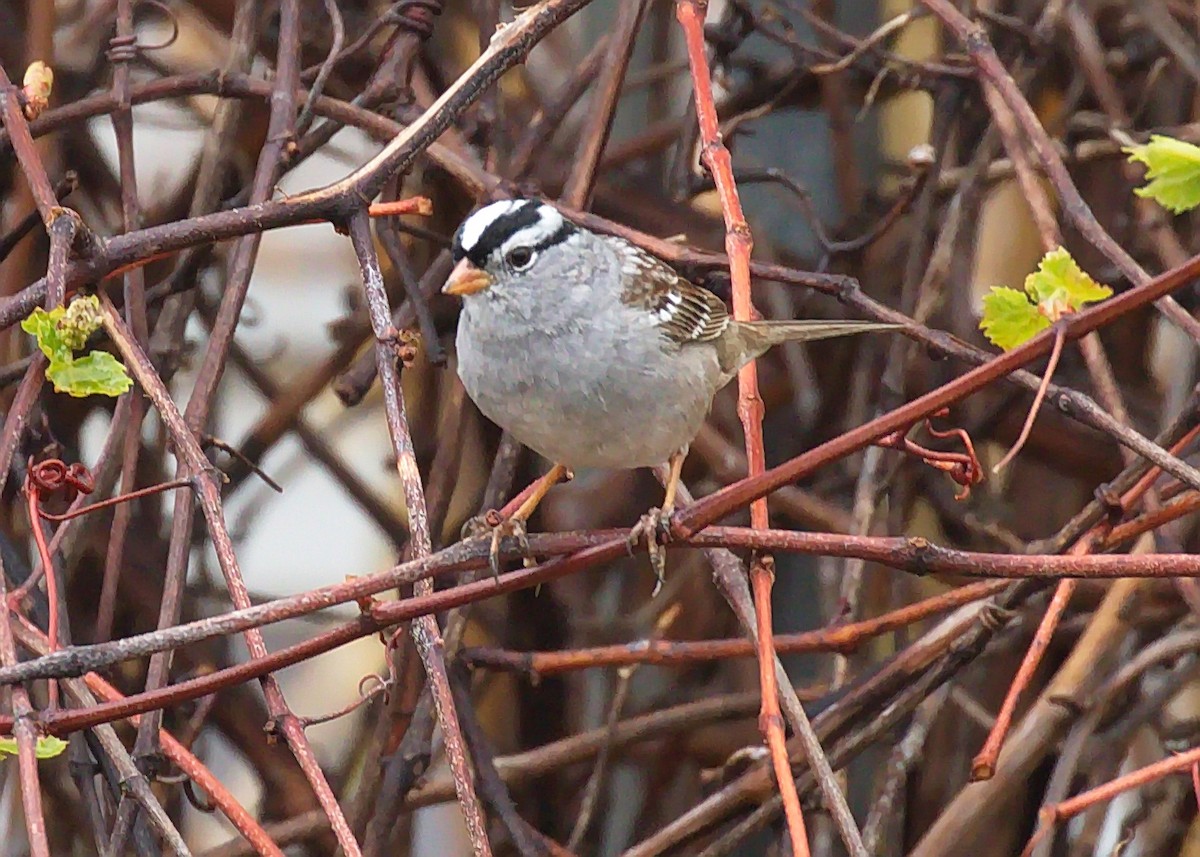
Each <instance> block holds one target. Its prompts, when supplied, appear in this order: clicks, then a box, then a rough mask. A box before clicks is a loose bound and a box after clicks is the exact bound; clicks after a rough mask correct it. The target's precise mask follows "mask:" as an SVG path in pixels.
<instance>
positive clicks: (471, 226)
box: [459, 199, 525, 253]
mask: <svg viewBox="0 0 1200 857" xmlns="http://www.w3.org/2000/svg"><path fill="white" fill-rule="evenodd" d="M524 204H525V202H524V200H519V199H502V200H500V201H499V202H493V203H491V204H490V205H485V206H484V207H483V208H481V209H479V211H477V212H475V213H474V214H472V215H471V216H470V217H468V218H467V219H466V220H464V221H463V225H462V232H461V233H459V243H460V245H461V246H462V249H463V250H464V251H465V252H467V253H470V252H471V251H472V250H473V249H475V245H476V244H478V243H479V239H480V238H482V237H483V233H484V232H486V231H487V228H488V227H489V226H491V225H492V224H493V223H495V222H496V221H497V220H499V219H500V218H501V217H504V216H505V215H506V214H509V213H511V212H512V211H514V210H515V209H517V208H519V207H520V206H522V205H524Z"/></svg>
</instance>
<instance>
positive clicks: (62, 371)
mask: <svg viewBox="0 0 1200 857" xmlns="http://www.w3.org/2000/svg"><path fill="white" fill-rule="evenodd" d="M103 318H104V314H103V311H102V310H101V308H100V300H99V298H97V297H96V296H95V295H89V296H86V297H81V298H77V299H76V300H74V301H72V302H71V305H70V306H69V307H55V308H54V309H52V310H50V311H49V312H47V311H46V310H44V309H42V308H40V307H39V308H38V309H35V310H34V311H33V312H32V313H30V314H29V316H28V317H27V318H25V319H24V320H23V321H22V322H21V329H22V330H24V331H25V332H26V333H29V334H32V335H33V336H34V338H35V339H37V344H38V348H40V349H41V351H42V353H43V354H45V355H46V357H47V358H48V359H49V361H50V365H49V367H47V369H46V377H47V378H48V379H49V380H50V381H51V382H53V384H54V389H55V390H57V391H58V392H60V393H67V394H68V395H71V396H76V397H79V398H82V397H84V396H91V395H101V396H119V395H121V394H122V393H124V392H125V391H126V390H128V389H129V388H130V387H131V386H133V379H132V378H130V377H129V373H128V372H126V371H125V366H124V365H122V363H121V362H120V361H119V360H117V358H116V357H114V356H113V355H111V354H109V353H107V352H105V351H93V352H92V353H91V354H88V355H87V356H86V357H75V355H74V353H73V352H74V351H75V350H76V349H79V348H82V347H83V346H84V345H85V344H86V343H87V341H88V337H90V336H91V335H92V334H93V333H95V332H96V330H98V329H99V328H100V326H101V324H102V323H103Z"/></svg>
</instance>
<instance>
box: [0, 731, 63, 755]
mask: <svg viewBox="0 0 1200 857" xmlns="http://www.w3.org/2000/svg"><path fill="white" fill-rule="evenodd" d="M65 749H67V742H66V741H64V740H63V739H61V738H55V737H54V736H53V735H41V736H39V737H38V739H37V744H36V745H35V746H34V751H33V752H34V755H35V756H37V757H38V758H39V759H53V758H54V757H55V756H58V755H61V754H62V751H63V750H65ZM15 755H17V739H16V738H0V759H2V758H4V757H5V756H15Z"/></svg>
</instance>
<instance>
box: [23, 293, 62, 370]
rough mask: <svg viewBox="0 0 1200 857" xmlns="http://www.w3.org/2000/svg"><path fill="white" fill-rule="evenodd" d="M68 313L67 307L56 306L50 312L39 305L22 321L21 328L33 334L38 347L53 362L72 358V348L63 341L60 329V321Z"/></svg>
mask: <svg viewBox="0 0 1200 857" xmlns="http://www.w3.org/2000/svg"><path fill="white" fill-rule="evenodd" d="M66 313H67V310H66V308H65V307H60V306H59V307H55V308H54V309H52V310H50V311H49V312H46V310H44V309H42V308H41V307H38V308H37V309H35V310H34V311H33V312H32V313H30V314H29V316H27V317H26V318H25V319H24V320H22V322H21V330H23V331H25V332H26V333H29V334H32V335H33V337H34V338H35V339H36V340H37V344H38V348H40V349H41V350H42V353H43V354H45V355H46V357H48V358H49V359H50V362H51V363H53V362H54V361H55V360H70V359H71V349H70V347H69V346H68V345H67V343H66V342H64V341H63V335H62V331H60V330H59V329H58V323H59V322H60V321H61V320H62V317H63V316H64V315H66Z"/></svg>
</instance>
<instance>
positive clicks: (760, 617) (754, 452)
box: [675, 0, 861, 857]
mask: <svg viewBox="0 0 1200 857" xmlns="http://www.w3.org/2000/svg"><path fill="white" fill-rule="evenodd" d="M706 11H707V3H706V2H704V0H677V2H676V4H675V16H676V18H677V19H678V21H679V24H680V26H681V27H682V29H683V34H684V41H685V43H686V45H687V54H688V66H689V68H690V70H691V76H692V86H693V88H694V91H695V95H696V119H697V121H698V122H699V125H700V137H701V141H702V149H701V160H702V161H703V162H704V163H705V165H706V166H707V167H708V169H709V172H711V173H712V176H713V182H714V183H715V185H716V189H717V194H718V196H720V198H721V211H722V213H723V214H724V216H725V252H726V254H727V255H728V256H729V275H730V278H731V280H732V287H733V317H734V318H736V319H738V320H739V321H748V320H751V319H753V318H754V317H755V315H756V313H755V309H754V304H753V301H752V300H751V297H750V252H751V250H752V248H753V246H754V241H753V238H752V237H751V234H750V227H749V225H748V224H747V223H746V218H745V215H744V214H743V213H742V203H741V199H740V198H739V196H738V189H737V184H736V182H735V181H734V178H733V159H732V157H731V156H730V154H729V150H728V149H727V148H725V145H724V144H723V143H722V142H721V132H720V126H719V123H718V120H717V109H716V105H715V103H714V101H713V93H712V83H711V81H710V79H709V75H710V72H709V67H708V58H707V56H706V50H707V46H706V44H705V40H704V16H705V12H706ZM762 414H763V403H762V397H761V396H760V395H759V391H758V369H757V366H756V365H755V362H754V361H753V360H751V361H750V362H749V363H747V364H746V365H745V366H743V367H742V368H741V370H740V371H739V372H738V416H739V417H740V418H741V421H742V429H743V432H744V434H745V437H746V461H747V469H748V473H749V475H750V476H758V475H760V474H762V473H763V472H765V471H766V468H767V458H766V452H765V449H764V446H763V436H762ZM750 526H751V527H752V528H754V529H761V530H765V529H767V528H768V527H769V526H770V520H769V516H768V512H767V501H766V499H765V498H763V497H759V498H757V499H755V500H754V501H752V502H751V503H750ZM774 580H775V575H774V564H773V563H772V562H771V559H770V557H757V556H756V557H754V558H752V559H751V563H750V581H751V586H752V587H753V590H754V615H755V623H756V625H757V628H758V675H759V682H760V685H761V689H762V710H761V712H760V714H759V728H760V729H761V731H762V732H763V734H764V735H765V737H766V739H767V745H768V746H769V747H770V750H771V762H772V766H773V767H774V770H775V779H776V781H777V782H778V785H779V794H780V797H781V798H782V799H783V809H784V816H785V817H786V818H787V825H788V834H789V836H790V839H791V845H792V853H793V854H794V855H796V857H808V854H809V850H808V836H807V833H806V831H805V826H804V815H803V813H802V812H801V810H800V797H799V795H798V794H797V792H796V782H795V780H794V779H793V777H792V769H791V764H790V762H789V761H788V753H787V746H786V739H785V737H784V732H783V716H782V714H781V713H780V709H779V687H778V685H777V684H776V677H775V663H776V657H775V646H774V637H773V629H772V622H771V588H772V585H773V583H774ZM847 846H848V847H850V843H847ZM860 847H861V845H860ZM851 851H854V848H853V847H851Z"/></svg>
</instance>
